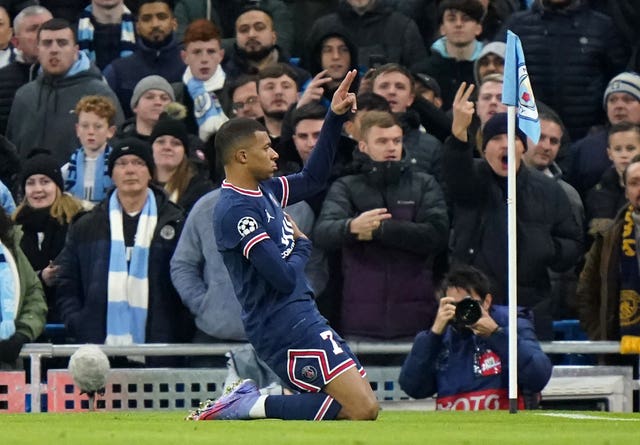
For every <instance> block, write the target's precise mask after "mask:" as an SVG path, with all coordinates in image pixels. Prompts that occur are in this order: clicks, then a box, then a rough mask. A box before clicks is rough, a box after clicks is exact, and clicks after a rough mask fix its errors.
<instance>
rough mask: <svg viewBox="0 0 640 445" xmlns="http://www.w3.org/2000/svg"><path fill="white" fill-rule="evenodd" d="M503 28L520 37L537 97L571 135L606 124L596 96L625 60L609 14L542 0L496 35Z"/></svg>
mask: <svg viewBox="0 0 640 445" xmlns="http://www.w3.org/2000/svg"><path fill="white" fill-rule="evenodd" d="M507 29H510V30H511V31H513V32H514V33H516V34H517V35H518V36H519V37H520V39H521V41H522V46H523V48H524V50H525V54H526V58H527V71H528V72H529V78H530V79H531V84H532V85H534V90H535V94H536V99H538V100H541V101H543V102H544V103H545V104H547V105H549V106H550V107H551V108H553V109H554V110H555V111H556V112H557V113H558V114H559V115H560V116H561V117H562V121H563V122H564V124H565V126H566V127H567V131H568V132H569V135H570V136H571V139H572V140H574V141H575V140H577V139H580V138H582V137H584V136H585V135H586V134H587V132H588V131H589V129H590V128H591V127H592V126H593V125H600V124H602V123H604V118H605V116H604V113H603V112H602V107H601V104H600V98H601V97H602V94H603V93H604V91H605V88H606V85H607V82H608V81H609V80H610V79H611V78H612V77H613V76H615V75H616V74H618V73H620V72H621V71H623V70H624V68H625V66H626V64H627V61H628V60H629V46H628V45H627V44H626V42H624V40H623V39H622V37H621V36H620V34H619V33H618V31H617V29H616V27H615V26H614V24H613V21H612V20H611V19H610V18H609V17H607V16H605V15H604V14H600V13H598V12H595V11H593V10H592V9H591V8H590V7H589V5H588V4H586V3H585V2H584V1H583V0H543V1H539V2H535V3H534V4H533V6H532V7H531V9H529V10H527V11H521V12H516V13H514V14H513V15H511V17H509V19H507V21H506V22H505V24H504V26H503V29H502V31H501V33H500V35H499V37H498V38H497V39H496V40H502V41H504V35H505V33H506V30H507ZM567 67H571V69H570V70H569V69H567ZM603 149H604V147H603ZM596 180H597V179H596ZM578 191H581V190H580V189H579V188H578Z"/></svg>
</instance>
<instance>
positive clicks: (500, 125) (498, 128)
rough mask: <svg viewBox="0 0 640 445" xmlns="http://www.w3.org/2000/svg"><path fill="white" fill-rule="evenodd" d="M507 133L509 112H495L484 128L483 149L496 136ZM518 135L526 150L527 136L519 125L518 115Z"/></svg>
mask: <svg viewBox="0 0 640 445" xmlns="http://www.w3.org/2000/svg"><path fill="white" fill-rule="evenodd" d="M501 134H507V113H498V114H494V115H493V116H492V117H491V119H489V120H488V121H487V122H486V123H485V124H484V127H483V128H482V151H485V150H486V148H487V143H488V142H489V141H490V140H491V139H493V138H494V137H495V136H498V135H501ZM516 137H517V138H518V139H520V141H522V145H524V150H525V151H526V150H527V136H526V135H525V134H524V133H523V132H522V130H520V128H519V127H518V118H517V117H516Z"/></svg>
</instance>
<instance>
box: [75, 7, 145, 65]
mask: <svg viewBox="0 0 640 445" xmlns="http://www.w3.org/2000/svg"><path fill="white" fill-rule="evenodd" d="M78 46H79V47H80V50H81V51H84V52H85V53H86V54H87V56H89V59H90V60H91V61H92V62H94V63H95V64H96V65H97V66H98V68H100V69H101V70H104V69H105V68H106V67H107V65H109V64H110V63H111V62H113V61H114V60H115V59H119V58H121V57H127V56H129V55H131V54H133V51H135V49H136V33H135V17H134V16H133V14H131V11H130V10H129V8H127V7H126V6H125V4H124V1H123V0H91V4H90V5H89V6H87V7H86V8H85V9H84V10H83V11H82V13H81V14H80V20H79V21H78Z"/></svg>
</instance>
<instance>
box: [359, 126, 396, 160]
mask: <svg viewBox="0 0 640 445" xmlns="http://www.w3.org/2000/svg"><path fill="white" fill-rule="evenodd" d="M358 147H359V148H360V151H361V152H363V153H366V154H368V155H369V157H370V158H371V159H372V160H373V161H375V162H386V161H399V160H400V159H401V158H402V128H400V127H399V126H397V125H394V126H393V127H389V128H382V127H371V128H370V129H369V131H368V132H367V133H366V136H365V137H364V139H363V140H362V141H360V142H359V143H358Z"/></svg>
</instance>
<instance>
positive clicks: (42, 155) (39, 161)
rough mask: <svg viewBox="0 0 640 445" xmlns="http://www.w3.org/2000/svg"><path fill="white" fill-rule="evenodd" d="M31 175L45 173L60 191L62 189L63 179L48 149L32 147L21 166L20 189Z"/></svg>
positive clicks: (56, 162)
mask: <svg viewBox="0 0 640 445" xmlns="http://www.w3.org/2000/svg"><path fill="white" fill-rule="evenodd" d="M32 175H45V176H47V177H49V178H51V180H52V181H53V182H54V183H55V184H56V185H57V186H58V188H59V189H60V191H64V181H63V180H62V173H61V172H60V166H59V165H58V161H56V159H55V158H54V157H53V156H52V155H51V152H50V151H49V150H46V149H43V148H34V149H33V150H31V152H30V153H29V154H28V155H27V160H26V161H25V163H24V166H23V168H22V189H23V190H24V186H25V184H26V182H27V179H29V176H32Z"/></svg>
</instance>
